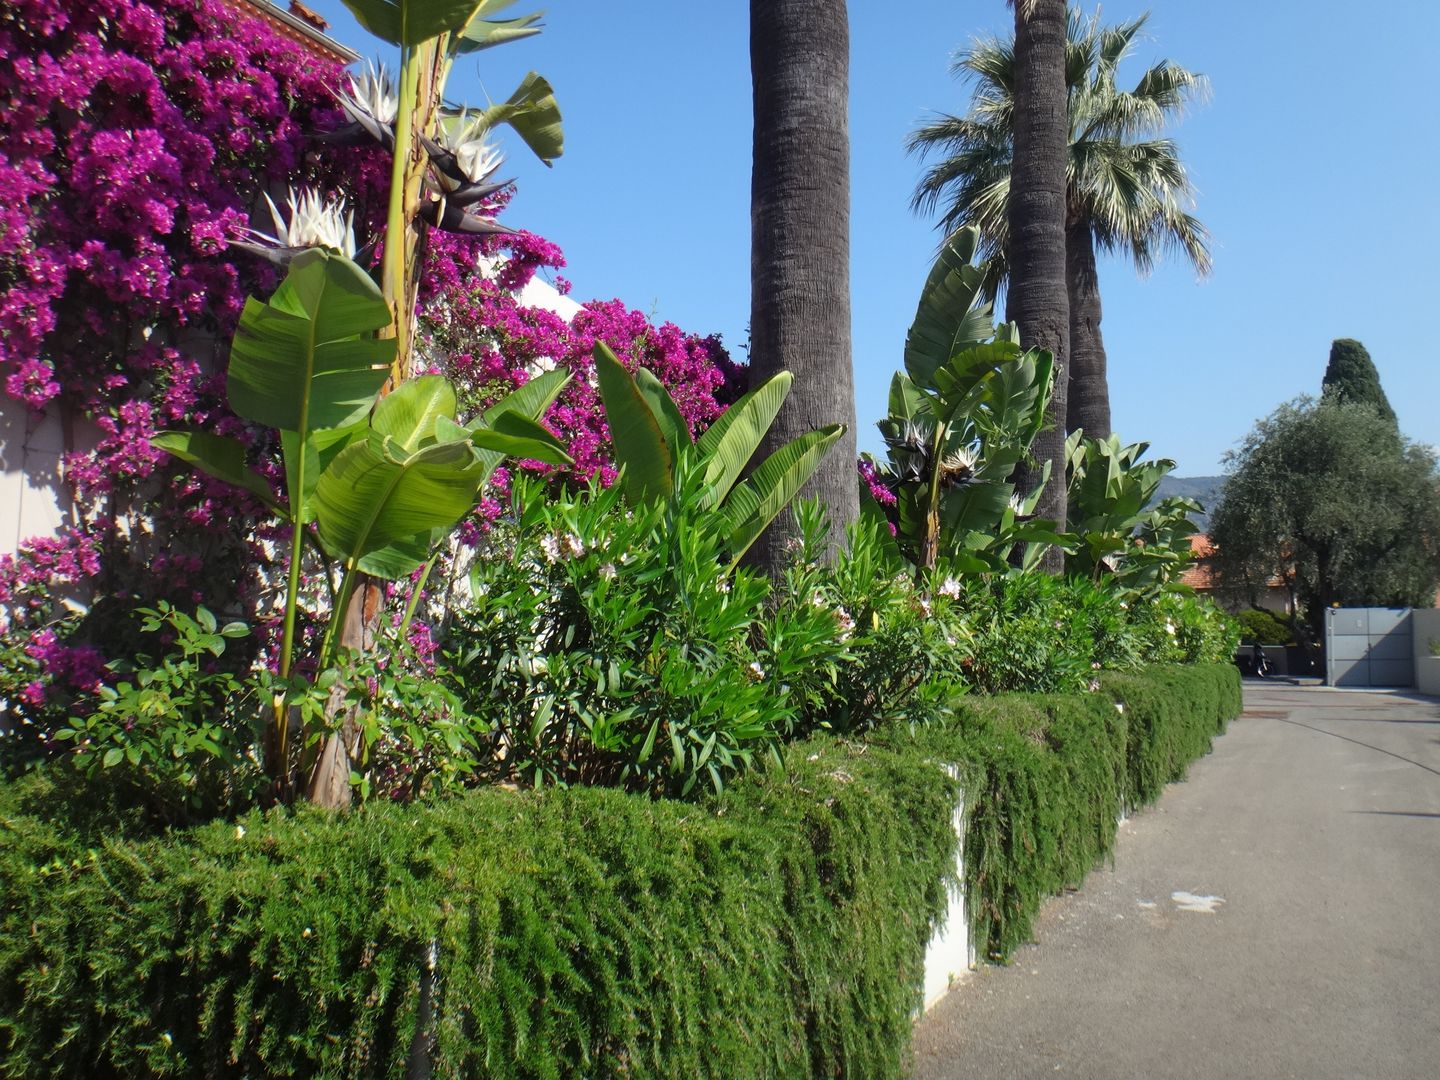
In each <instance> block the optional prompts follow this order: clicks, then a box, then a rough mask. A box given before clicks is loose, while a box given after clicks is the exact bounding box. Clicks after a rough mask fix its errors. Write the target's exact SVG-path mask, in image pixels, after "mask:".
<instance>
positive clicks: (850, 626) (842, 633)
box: [835, 607, 855, 641]
mask: <svg viewBox="0 0 1440 1080" xmlns="http://www.w3.org/2000/svg"><path fill="white" fill-rule="evenodd" d="M835 626H836V637H838V638H839V639H840V640H841V641H849V640H850V635H851V634H853V633H854V632H855V620H854V619H852V618H851V617H850V613H849V612H848V611H846V610H845V609H844V608H843V607H837V608H836V609H835Z"/></svg>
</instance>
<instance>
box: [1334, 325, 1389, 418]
mask: <svg viewBox="0 0 1440 1080" xmlns="http://www.w3.org/2000/svg"><path fill="white" fill-rule="evenodd" d="M1320 389H1321V393H1322V394H1323V395H1324V396H1325V397H1327V398H1333V399H1334V400H1336V401H1354V402H1360V403H1361V404H1364V405H1372V406H1374V407H1375V410H1376V411H1377V412H1378V413H1379V414H1380V415H1381V416H1382V417H1384V418H1385V419H1386V420H1389V421H1390V422H1391V423H1394V422H1395V410H1394V409H1392V408H1391V407H1390V399H1389V398H1387V397H1386V396H1385V391H1384V389H1383V388H1382V387H1381V386H1380V372H1378V371H1377V370H1375V363H1374V361H1372V360H1371V359H1370V353H1369V352H1367V351H1366V349H1365V346H1364V345H1361V344H1360V342H1358V341H1356V340H1355V339H1354V338H1336V339H1335V340H1334V341H1333V342H1331V344H1330V363H1328V364H1327V365H1326V366H1325V378H1324V379H1323V380H1322V381H1321V383H1320Z"/></svg>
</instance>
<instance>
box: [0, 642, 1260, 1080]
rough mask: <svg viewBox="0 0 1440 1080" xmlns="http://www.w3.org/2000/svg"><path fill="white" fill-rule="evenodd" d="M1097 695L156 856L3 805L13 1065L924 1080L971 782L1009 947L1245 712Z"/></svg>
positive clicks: (1203, 695)
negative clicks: (919, 1050)
mask: <svg viewBox="0 0 1440 1080" xmlns="http://www.w3.org/2000/svg"><path fill="white" fill-rule="evenodd" d="M1102 683H1103V686H1102V690H1101V692H1099V693H1095V694H1088V695H1069V696H1053V697H1040V696H1007V697H1001V698H986V699H981V698H975V699H969V700H966V701H964V702H962V707H961V708H960V709H959V710H958V721H957V723H955V724H953V725H947V726H946V727H944V728H926V729H920V730H918V731H915V732H909V731H904V730H891V731H888V732H885V733H883V734H881V735H877V736H874V737H872V738H870V739H869V740H867V741H866V742H864V743H860V742H846V741H841V740H837V739H832V738H818V739H812V740H809V741H807V742H803V743H798V744H795V745H793V746H791V747H789V748H788V750H787V751H786V758H785V763H784V764H785V768H784V769H783V770H780V769H775V770H770V771H769V772H766V773H763V774H761V773H755V774H751V775H749V776H747V777H745V778H743V779H742V780H740V781H739V782H737V783H736V784H735V785H734V786H733V787H732V788H731V790H729V791H728V792H727V793H726V795H725V796H724V797H723V798H722V799H720V800H718V801H716V802H715V803H714V804H712V805H709V806H699V805H694V804H687V803H678V802H667V801H652V800H647V799H643V798H638V797H635V796H630V795H625V794H621V793H618V792H614V791H607V790H596V789H584V788H574V789H569V790H548V791H541V792H523V793H521V792H512V791H505V790H500V789H487V790H481V791H476V792H474V793H472V794H469V795H467V796H465V797H463V798H457V799H453V800H449V801H446V802H443V803H437V804H434V805H424V806H413V805H412V806H394V805H386V806H379V805H372V806H370V807H367V808H366V809H365V810H363V811H361V812H358V813H356V814H354V815H351V816H349V817H331V816H326V815H324V814H322V813H320V812H316V811H304V810H302V811H298V812H294V813H290V814H282V813H272V814H270V815H267V816H261V815H258V814H256V815H251V816H249V817H246V818H244V819H241V821H240V822H239V823H238V825H237V823H235V822H230V823H216V824H212V825H208V826H205V827H202V828H198V829H193V830H189V831H185V832H177V833H172V834H168V835H165V836H160V837H148V838H146V837H123V836H118V835H114V831H115V826H114V819H113V818H110V817H107V815H106V814H105V813H104V812H103V807H97V806H96V805H94V802H93V800H89V801H88V802H87V801H86V800H79V801H77V802H75V803H73V804H71V803H67V801H66V797H65V795H64V793H62V792H60V791H58V790H57V789H56V788H55V787H54V785H53V782H51V781H49V780H46V779H44V778H33V777H32V778H30V779H28V780H27V781H25V782H22V783H17V784H13V785H9V786H8V787H6V788H4V789H0V1072H3V1074H4V1075H7V1076H15V1077H21V1076H24V1077H29V1076H35V1075H76V1076H81V1075H83V1076H95V1077H102V1076H134V1075H143V1074H147V1073H149V1074H158V1075H176V1076H240V1075H247V1074H248V1075H270V1076H335V1077H347V1078H348V1077H370V1076H401V1075H406V1074H407V1070H408V1069H409V1068H410V1066H411V1064H412V1061H416V1062H422V1063H423V1061H424V1059H425V1058H426V1057H428V1058H429V1059H430V1060H431V1061H432V1062H433V1070H434V1075H436V1076H467V1077H468V1076H496V1077H573V1076H591V1077H602V1076H627V1077H672V1076H716V1077H720V1076H727V1077H728V1076H754V1077H795V1076H805V1075H810V1076H852V1077H867V1078H868V1077H883V1076H896V1075H899V1074H900V1072H901V1071H902V1068H903V1065H904V1059H905V1055H906V1048H907V1045H908V1040H909V1030H910V1023H911V1015H912V1013H913V1010H914V1009H915V1008H916V1007H917V1005H918V1003H919V987H920V983H921V969H922V963H923V956H924V947H925V943H926V941H927V939H928V937H929V935H930V929H931V926H932V924H933V923H934V921H935V920H936V919H937V918H938V917H940V915H941V913H942V911H943V910H944V904H945V884H946V875H947V874H948V873H951V872H952V871H953V866H954V845H955V838H954V835H953V833H952V831H951V828H950V817H951V808H952V807H953V805H954V801H955V799H956V798H957V797H958V795H959V790H960V788H961V787H962V786H963V788H964V789H965V791H966V794H967V798H968V800H969V802H970V819H969V820H970V824H969V834H968V836H967V838H966V855H967V871H966V874H967V879H968V880H967V885H968V887H969V890H970V895H971V899H972V906H973V910H974V912H975V923H974V932H975V934H976V936H977V942H978V943H979V944H980V946H981V947H982V949H983V951H984V952H986V953H987V954H988V955H991V956H994V957H997V958H1003V957H1004V956H1005V955H1006V953H1007V952H1008V951H1009V949H1010V948H1012V947H1013V946H1014V945H1015V944H1018V943H1019V942H1022V941H1024V940H1025V939H1026V937H1027V936H1028V934H1029V931H1030V925H1031V920H1032V919H1033V916H1034V914H1035V912H1036V910H1037V909H1038V907H1039V904H1040V902H1041V901H1042V900H1043V898H1044V897H1045V896H1046V895H1047V894H1048V893H1051V892H1054V891H1057V890H1058V889H1060V888H1063V887H1065V886H1067V885H1073V884H1078V883H1079V881H1080V880H1081V879H1082V878H1083V877H1084V875H1085V873H1086V871H1088V870H1089V869H1090V868H1091V867H1092V866H1093V865H1094V864H1095V863H1096V861H1097V860H1098V859H1100V858H1102V857H1103V856H1104V855H1105V854H1106V853H1107V852H1108V851H1109V850H1110V846H1111V843H1112V842H1113V838H1114V832H1115V822H1116V817H1117V814H1118V812H1119V811H1120V809H1121V808H1122V807H1123V806H1125V805H1127V804H1138V803H1139V802H1142V801H1145V800H1148V799H1151V798H1153V797H1154V796H1155V795H1156V794H1158V792H1159V790H1160V788H1161V786H1163V784H1164V783H1165V782H1166V781H1167V780H1170V779H1175V778H1177V777H1178V776H1180V775H1182V774H1183V771H1184V768H1185V766H1186V765H1187V764H1188V763H1189V761H1190V760H1192V759H1193V758H1194V757H1195V756H1198V755H1199V754H1202V753H1204V752H1205V750H1206V749H1208V747H1209V742H1210V738H1211V737H1212V736H1213V735H1214V734H1215V733H1216V732H1218V731H1219V730H1221V729H1222V727H1223V725H1224V722H1225V721H1226V720H1227V719H1228V718H1229V717H1230V716H1232V715H1235V714H1236V713H1238V711H1239V708H1240V705H1239V681H1238V677H1237V675H1236V673H1235V669H1234V668H1233V667H1231V666H1229V665H1217V666H1214V667H1196V668H1186V669H1157V670H1154V671H1150V672H1146V673H1143V674H1139V675H1131V676H1113V677H1107V678H1105V679H1103V680H1102ZM1117 701H1119V702H1120V703H1122V704H1123V705H1124V712H1123V713H1122V712H1120V711H1119V710H1117V709H1116V707H1115V705H1116V702H1117ZM945 762H954V763H958V764H960V765H961V767H962V772H963V776H964V780H963V781H962V782H961V784H959V785H957V783H956V782H955V781H953V780H951V779H950V778H949V777H948V776H947V775H946V774H945V772H944V771H943V770H941V769H939V768H936V765H937V764H939V763H945ZM72 805H73V813H72V812H71V810H72ZM60 809H64V810H65V815H66V816H65V817H64V820H62V821H59V822H57V821H56V820H55V815H56V813H57V810H60ZM417 1031H418V1032H419V1033H420V1034H419V1035H418V1037H417ZM411 1075H424V1073H423V1072H418V1073H411Z"/></svg>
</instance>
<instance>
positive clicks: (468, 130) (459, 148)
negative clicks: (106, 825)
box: [439, 113, 505, 184]
mask: <svg viewBox="0 0 1440 1080" xmlns="http://www.w3.org/2000/svg"><path fill="white" fill-rule="evenodd" d="M489 130H490V127H489V125H488V124H487V123H485V118H484V116H477V117H475V119H474V120H468V121H467V118H466V116H465V115H464V114H463V113H462V114H461V116H460V118H459V119H458V120H456V121H455V122H454V123H453V124H442V125H441V127H440V132H439V135H440V139H439V141H440V145H441V146H443V147H444V148H445V149H446V150H449V151H450V152H451V153H452V154H454V155H455V164H456V166H458V167H459V169H460V171H461V172H462V173H464V174H465V178H466V179H467V180H469V181H470V183H472V184H478V183H480V181H482V180H484V179H485V178H486V177H487V176H489V175H490V174H491V173H493V172H494V171H495V170H496V169H498V168H499V167H500V163H501V162H502V161H504V160H505V156H504V155H503V154H501V153H500V151H499V150H497V149H495V147H493V146H491V145H490V144H489V143H488V142H487V141H486V140H485V136H486V134H488V132H489ZM442 182H443V180H442Z"/></svg>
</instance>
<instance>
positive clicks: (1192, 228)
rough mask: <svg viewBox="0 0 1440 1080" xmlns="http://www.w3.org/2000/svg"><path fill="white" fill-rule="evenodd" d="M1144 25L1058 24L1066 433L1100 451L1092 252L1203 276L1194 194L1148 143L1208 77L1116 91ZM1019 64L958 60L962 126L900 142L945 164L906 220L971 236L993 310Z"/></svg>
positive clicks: (982, 50) (1203, 244)
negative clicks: (966, 108) (1171, 254)
mask: <svg viewBox="0 0 1440 1080" xmlns="http://www.w3.org/2000/svg"><path fill="white" fill-rule="evenodd" d="M1148 18H1149V16H1148V15H1141V16H1140V17H1139V18H1137V19H1135V20H1134V21H1133V22H1128V23H1124V24H1122V25H1119V26H1102V25H1100V21H1099V17H1098V15H1096V16H1092V17H1090V18H1088V19H1087V18H1084V17H1082V16H1081V14H1080V13H1079V11H1078V10H1076V9H1074V8H1072V9H1071V10H1070V13H1069V16H1068V22H1067V33H1066V47H1065V82H1066V87H1067V98H1068V113H1069V133H1068V137H1069V147H1070V151H1069V165H1068V168H1067V197H1066V202H1067V206H1066V223H1065V231H1066V237H1065V240H1066V245H1065V246H1066V279H1067V290H1068V293H1069V298H1070V365H1069V367H1070V376H1071V388H1070V395H1069V405H1068V412H1067V426H1068V427H1069V428H1070V429H1071V430H1073V429H1075V428H1077V427H1083V428H1084V429H1085V434H1086V435H1091V436H1095V437H1097V438H1102V439H1103V438H1105V437H1107V436H1108V435H1109V434H1110V395H1109V390H1108V387H1107V384H1106V373H1105V345H1104V341H1103V340H1102V338H1101V335H1100V314H1101V313H1100V289H1099V281H1098V277H1097V275H1096V268H1095V254H1096V252H1097V251H1103V252H1107V253H1108V252H1115V251H1119V252H1124V253H1127V254H1128V255H1129V256H1130V259H1131V261H1132V262H1133V263H1134V264H1135V267H1136V269H1137V270H1138V271H1140V272H1141V273H1144V272H1146V271H1148V270H1149V269H1150V268H1151V267H1152V266H1153V265H1154V263H1155V260H1156V258H1157V257H1158V255H1159V254H1160V253H1161V251H1162V250H1163V249H1165V248H1173V249H1176V250H1178V251H1180V252H1181V253H1183V254H1184V256H1185V257H1186V258H1187V259H1189V261H1190V263H1191V264H1192V265H1193V266H1194V267H1195V269H1196V270H1197V271H1198V272H1199V273H1201V274H1204V273H1207V272H1208V271H1209V269H1210V247H1209V239H1210V238H1209V233H1208V232H1207V231H1206V229H1205V226H1204V225H1202V224H1201V223H1200V221H1199V220H1197V219H1196V218H1195V217H1194V216H1193V215H1191V214H1190V213H1189V212H1188V210H1189V208H1190V207H1191V206H1193V205H1194V189H1193V188H1192V187H1191V184H1190V180H1189V177H1188V176H1187V175H1186V172H1185V167H1184V165H1183V164H1182V163H1181V161H1180V156H1179V153H1178V151H1177V149H1176V146H1175V144H1174V142H1172V141H1171V140H1170V139H1166V138H1161V137H1158V133H1159V132H1160V131H1162V130H1163V129H1164V127H1165V125H1166V124H1167V122H1168V121H1169V120H1170V119H1171V118H1172V117H1175V116H1176V115H1178V114H1179V113H1180V112H1181V110H1182V109H1183V107H1184V106H1185V104H1186V103H1187V101H1189V100H1191V99H1192V98H1194V97H1196V96H1200V95H1203V94H1204V93H1205V91H1206V89H1207V86H1208V84H1207V81H1206V79H1205V77H1204V76H1203V75H1197V74H1196V73H1194V72H1192V71H1188V70H1186V69H1185V68H1182V67H1180V66H1178V65H1176V64H1173V63H1171V62H1170V61H1168V60H1161V61H1159V62H1158V63H1156V64H1154V65H1153V66H1151V67H1150V68H1149V69H1148V70H1147V71H1145V73H1144V74H1143V75H1141V77H1140V80H1139V82H1137V83H1136V84H1135V87H1134V89H1132V90H1128V91H1127V90H1121V89H1120V88H1119V86H1118V85H1117V83H1116V72H1117V69H1118V68H1119V66H1120V64H1121V63H1122V62H1123V61H1124V60H1125V59H1126V58H1127V57H1129V56H1130V55H1131V53H1132V51H1133V49H1134V46H1135V42H1136V40H1137V38H1138V37H1139V35H1140V32H1141V30H1142V29H1143V28H1144V26H1145V23H1146V20H1147V19H1148ZM1016 52H1017V49H1016V45H1015V44H1014V43H1012V42H1010V41H1004V40H1001V39H998V38H988V39H983V40H978V41H976V42H974V43H973V44H972V45H971V47H970V49H969V50H968V51H967V52H964V53H961V54H959V55H957V56H956V58H955V62H954V64H953V65H952V68H951V70H952V72H953V73H954V74H956V75H959V76H963V77H966V78H968V79H970V80H972V81H973V82H974V84H975V92H974V97H973V98H972V100H971V103H970V112H969V113H968V114H967V115H965V116H952V115H948V114H946V115H941V116H940V117H938V118H937V119H936V120H934V121H932V122H931V123H927V124H925V125H923V126H921V127H919V128H917V129H916V130H915V131H914V132H912V133H911V135H910V137H909V140H908V148H909V149H910V151H911V152H912V153H917V154H920V155H929V154H932V153H938V154H942V155H944V156H943V159H942V160H940V161H938V162H937V163H936V164H935V165H934V166H932V167H931V168H930V169H929V171H927V172H926V173H925V176H924V177H923V179H922V180H921V181H920V183H919V185H918V186H917V188H916V190H915V196H914V199H913V205H914V207H915V208H916V209H917V210H921V211H925V212H932V211H934V210H935V209H937V208H941V209H943V213H942V215H941V219H940V228H942V229H943V230H945V232H946V233H947V235H948V234H949V233H951V232H953V231H954V230H955V229H957V228H959V227H960V226H962V225H975V226H977V227H978V228H979V229H980V231H981V233H982V236H983V247H982V254H983V255H985V256H986V257H989V258H992V259H993V260H994V261H993V263H992V264H991V274H990V278H989V281H988V287H989V292H990V295H991V296H992V298H993V296H994V295H995V294H996V293H997V292H998V291H999V290H1000V289H1001V288H1002V287H1003V286H1004V284H1005V282H1006V278H1007V276H1008V274H1009V271H1010V264H1011V263H1012V262H1013V258H1014V256H1013V252H1011V251H1010V250H1009V248H1010V237H1011V235H1012V232H1011V229H1010V223H1009V221H1008V220H1007V216H1006V208H1007V206H1008V204H1009V202H1010V190H1011V172H1012V162H1013V158H1014V138H1013V132H1014V129H1015V125H1016V68H1017V65H1016ZM1012 309H1013V305H1011V306H1009V307H1007V315H1014V314H1015V313H1014V312H1013V310H1012ZM1021 327H1022V330H1023V327H1024V324H1023V323H1021Z"/></svg>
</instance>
